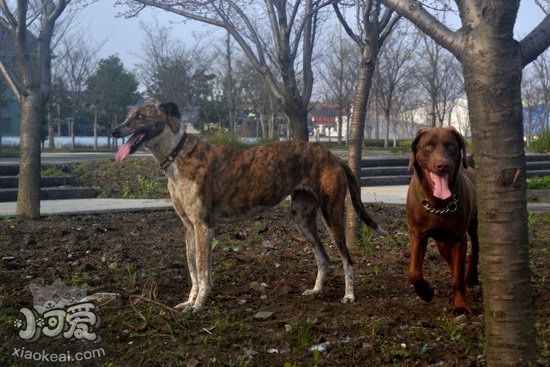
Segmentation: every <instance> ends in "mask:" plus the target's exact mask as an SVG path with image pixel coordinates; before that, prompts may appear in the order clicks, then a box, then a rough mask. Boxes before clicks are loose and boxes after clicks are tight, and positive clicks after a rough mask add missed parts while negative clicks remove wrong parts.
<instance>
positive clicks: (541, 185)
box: [527, 176, 550, 190]
mask: <svg viewBox="0 0 550 367" xmlns="http://www.w3.org/2000/svg"><path fill="white" fill-rule="evenodd" d="M527 188H528V189H531V190H537V189H538V190H550V176H544V177H533V178H530V179H528V180H527Z"/></svg>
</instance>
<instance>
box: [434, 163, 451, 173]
mask: <svg viewBox="0 0 550 367" xmlns="http://www.w3.org/2000/svg"><path fill="white" fill-rule="evenodd" d="M435 168H437V170H438V171H446V170H448V169H449V164H447V163H446V162H437V163H436V164H435Z"/></svg>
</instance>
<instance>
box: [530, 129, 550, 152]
mask: <svg viewBox="0 0 550 367" xmlns="http://www.w3.org/2000/svg"><path fill="white" fill-rule="evenodd" d="M529 148H530V149H532V150H534V151H535V152H539V153H548V152H550V132H545V133H542V134H540V135H539V136H537V137H536V138H535V139H533V141H531V143H530V144H529Z"/></svg>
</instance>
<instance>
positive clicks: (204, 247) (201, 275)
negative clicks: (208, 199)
mask: <svg viewBox="0 0 550 367" xmlns="http://www.w3.org/2000/svg"><path fill="white" fill-rule="evenodd" d="M212 233H213V230H212V229H211V228H209V227H208V225H207V224H206V223H198V224H195V244H196V247H195V249H196V254H195V260H196V264H195V265H196V268H197V284H198V293H197V298H196V299H195V303H194V305H193V312H197V311H200V310H201V309H202V308H203V307H204V304H205V302H206V298H207V297H208V295H209V294H210V290H211V286H212V281H211V279H210V271H211V269H210V266H211V264H212V262H211V256H212Z"/></svg>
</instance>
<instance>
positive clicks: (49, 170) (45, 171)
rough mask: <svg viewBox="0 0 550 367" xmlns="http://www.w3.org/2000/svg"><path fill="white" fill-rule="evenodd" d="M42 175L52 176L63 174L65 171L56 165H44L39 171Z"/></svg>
mask: <svg viewBox="0 0 550 367" xmlns="http://www.w3.org/2000/svg"><path fill="white" fill-rule="evenodd" d="M41 175H42V177H53V176H56V177H58V176H64V175H65V172H63V170H62V169H61V168H60V167H57V166H46V167H42V172H41Z"/></svg>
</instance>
